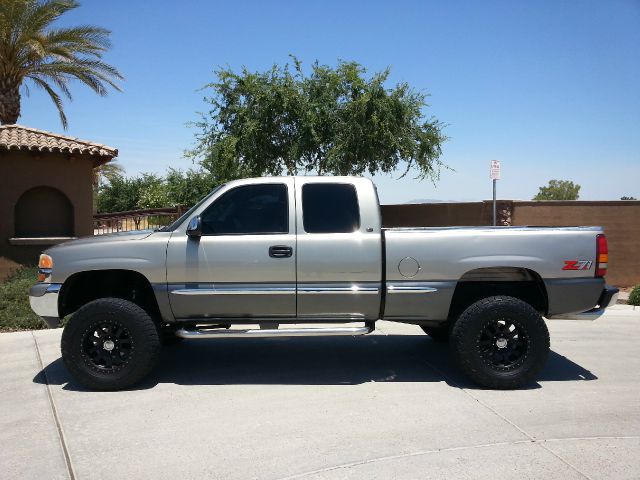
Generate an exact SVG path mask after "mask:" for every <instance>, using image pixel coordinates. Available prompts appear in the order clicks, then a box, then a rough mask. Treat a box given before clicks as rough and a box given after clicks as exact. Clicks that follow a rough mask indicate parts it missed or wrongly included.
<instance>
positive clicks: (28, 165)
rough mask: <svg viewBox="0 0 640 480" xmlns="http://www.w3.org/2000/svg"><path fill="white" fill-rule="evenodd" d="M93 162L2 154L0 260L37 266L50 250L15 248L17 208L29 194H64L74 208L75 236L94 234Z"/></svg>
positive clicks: (64, 156)
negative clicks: (42, 189)
mask: <svg viewBox="0 0 640 480" xmlns="http://www.w3.org/2000/svg"><path fill="white" fill-rule="evenodd" d="M92 168H93V159H92V158H86V157H79V156H75V157H74V156H70V155H68V154H60V153H48V152H41V153H34V152H27V151H15V150H12V151H6V150H0V256H4V257H8V258H11V259H13V260H16V261H19V262H22V263H31V264H34V263H36V262H37V260H38V254H39V252H40V251H41V250H43V249H45V248H46V246H24V245H11V244H10V243H9V238H12V237H14V235H15V230H14V227H15V219H14V212H15V206H16V203H17V201H18V199H19V198H20V196H21V195H22V194H23V193H24V192H26V191H27V190H29V189H31V188H34V187H39V186H49V187H53V188H56V189H58V190H59V191H61V192H62V193H64V194H65V195H66V196H67V198H68V199H69V201H70V202H71V204H72V205H73V208H74V212H73V223H74V234H75V236H83V235H91V234H92V233H93V231H92V213H93V212H92V204H93V194H92Z"/></svg>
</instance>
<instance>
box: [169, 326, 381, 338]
mask: <svg viewBox="0 0 640 480" xmlns="http://www.w3.org/2000/svg"><path fill="white" fill-rule="evenodd" d="M373 330H374V327H373V326H367V325H365V326H362V327H317V328H314V327H312V328H273V329H258V328H255V329H244V330H231V329H229V330H225V329H212V328H206V327H202V328H195V329H186V328H181V329H179V330H176V335H177V336H178V337H181V338H203V339H206V338H249V337H251V338H265V337H328V336H350V335H366V334H368V333H371V332H373Z"/></svg>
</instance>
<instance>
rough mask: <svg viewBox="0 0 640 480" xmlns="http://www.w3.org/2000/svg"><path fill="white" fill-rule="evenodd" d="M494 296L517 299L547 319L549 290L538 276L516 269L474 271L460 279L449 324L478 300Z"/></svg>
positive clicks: (532, 271) (488, 268) (504, 267)
mask: <svg viewBox="0 0 640 480" xmlns="http://www.w3.org/2000/svg"><path fill="white" fill-rule="evenodd" d="M495 295H507V296H511V297H515V298H518V299H520V300H522V301H524V302H526V303H528V304H529V305H531V306H532V307H533V308H535V309H536V310H537V311H538V312H539V313H540V314H541V315H546V314H547V311H548V308H549V299H548V295H547V290H546V287H545V284H544V282H543V280H542V277H541V276H540V274H539V273H538V272H536V271H534V270H531V269H529V268H525V267H513V266H501V267H484V268H474V269H471V270H468V271H467V272H465V273H464V274H463V275H462V276H461V277H460V278H459V279H458V282H457V284H456V287H455V290H454V293H453V297H452V299H451V305H450V308H449V316H448V320H449V321H452V320H454V319H455V318H457V316H458V315H460V313H462V311H464V310H465V309H466V308H467V307H468V306H470V305H472V304H473V303H475V302H477V301H478V300H481V299H483V298H486V297H491V296H495Z"/></svg>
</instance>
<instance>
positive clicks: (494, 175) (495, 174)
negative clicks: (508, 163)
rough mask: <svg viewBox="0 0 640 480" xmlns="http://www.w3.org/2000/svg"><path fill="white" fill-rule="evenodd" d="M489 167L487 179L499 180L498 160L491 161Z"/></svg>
mask: <svg viewBox="0 0 640 480" xmlns="http://www.w3.org/2000/svg"><path fill="white" fill-rule="evenodd" d="M489 165H490V166H489V178H491V180H500V160H491V162H490V164H489Z"/></svg>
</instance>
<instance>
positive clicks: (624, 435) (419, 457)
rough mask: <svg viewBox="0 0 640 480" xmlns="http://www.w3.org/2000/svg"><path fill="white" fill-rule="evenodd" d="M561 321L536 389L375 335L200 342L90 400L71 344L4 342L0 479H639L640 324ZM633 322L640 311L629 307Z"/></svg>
mask: <svg viewBox="0 0 640 480" xmlns="http://www.w3.org/2000/svg"><path fill="white" fill-rule="evenodd" d="M619 308H620V309H619V310H611V311H610V312H608V313H607V315H606V316H605V317H603V318H601V319H599V320H597V321H596V322H576V321H553V322H549V327H550V330H551V347H552V353H551V356H550V359H549V362H548V364H547V366H546V368H545V370H544V371H543V372H542V374H541V376H540V380H539V383H537V384H534V385H531V386H530V388H527V389H524V390H519V391H507V392H505V391H490V390H483V389H479V388H476V387H474V386H473V385H471V384H469V382H467V381H466V380H465V379H464V377H462V376H461V375H460V373H459V372H458V371H457V370H456V369H455V368H454V367H453V365H452V363H451V360H450V357H449V354H448V350H447V348H446V347H444V346H442V345H439V344H436V343H435V342H433V341H432V340H430V339H429V338H428V337H427V336H426V335H424V334H423V333H422V332H421V331H420V330H419V329H418V328H417V327H413V326H409V325H400V324H393V323H388V322H382V323H381V324H380V326H379V328H378V330H377V332H376V333H375V334H374V335H371V336H367V337H359V338H351V337H344V338H342V337H329V338H308V339H305V338H292V339H246V340H235V339H225V340H218V341H215V340H214V341H190V342H183V343H182V344H180V345H177V346H174V347H169V348H167V349H165V350H164V352H163V355H162V360H161V363H160V365H159V367H158V368H157V370H156V371H155V373H154V374H153V375H152V376H151V378H149V379H148V381H146V382H145V383H144V384H142V385H140V386H138V387H137V388H135V389H132V390H129V391H126V392H109V393H100V392H89V391H85V390H84V389H82V388H81V387H80V386H79V385H78V384H76V383H75V382H74V381H72V380H71V378H70V377H69V374H68V373H67V371H66V370H65V368H64V366H63V364H62V362H61V360H60V358H59V339H60V331H39V332H34V333H31V332H21V333H11V334H0V378H1V379H2V382H0V412H1V413H0V445H1V448H0V471H2V477H3V478H39V479H40V478H47V479H54V478H69V477H70V476H71V477H73V478H79V479H85V478H117V479H123V478H126V479H131V478H156V479H165V478H166V479H177V478H205V477H206V478H221V479H245V478H259V479H283V478H305V479H307V478H309V479H320V478H322V479H337V478H349V479H390V478H420V479H425V478H437V479H442V478H455V479H466V478H473V479H475V478H486V479H492V480H493V479H495V478H500V479H502V480H504V479H510V478H513V479H516V478H517V479H523V478H545V479H556V478H558V479H562V480H569V479H580V478H592V479H600V478H602V479H621V478H629V479H637V478H640V453H639V452H640V356H639V355H638V353H639V351H640V348H639V345H640V311H638V310H636V311H631V310H628V309H626V310H625V309H624V307H619ZM627 308H629V307H627Z"/></svg>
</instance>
